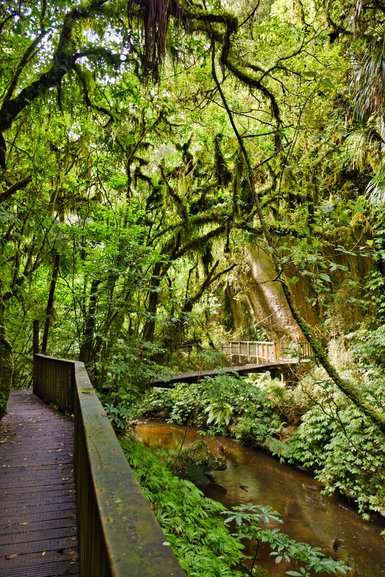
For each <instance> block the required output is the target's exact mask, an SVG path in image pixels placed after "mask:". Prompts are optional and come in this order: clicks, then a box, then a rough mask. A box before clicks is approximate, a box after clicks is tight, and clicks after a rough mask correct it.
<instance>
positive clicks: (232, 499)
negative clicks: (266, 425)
mask: <svg viewBox="0 0 385 577" xmlns="http://www.w3.org/2000/svg"><path fill="white" fill-rule="evenodd" d="M135 430H136V432H135V434H136V437H137V439H139V440H140V441H142V442H143V443H144V444H146V445H148V446H150V447H152V448H163V449H168V450H171V449H175V448H177V447H178V445H179V444H180V443H181V442H182V441H183V443H184V444H183V446H184V447H187V446H189V445H190V444H191V443H192V442H193V441H194V440H195V439H196V438H198V437H199V438H202V437H201V436H200V435H199V434H198V433H197V431H195V430H194V429H187V431H186V429H185V428H184V427H179V426H176V425H169V424H167V423H158V422H147V423H140V424H138V425H137V426H136V428H135ZM205 439H206V440H207V441H208V444H209V446H210V448H211V449H212V450H213V451H214V452H215V451H219V450H220V451H221V452H222V451H223V450H224V454H225V456H226V459H227V469H226V470H225V471H214V472H213V473H212V476H213V477H214V479H215V483H214V484H212V485H211V486H209V487H208V488H207V489H205V490H204V492H205V494H206V495H207V496H208V497H211V498H212V499H215V500H217V501H220V502H221V503H223V504H224V505H225V506H228V507H230V506H232V505H236V504H239V503H256V504H259V505H270V506H271V507H273V508H274V509H275V510H276V511H278V512H279V513H280V515H281V516H282V518H283V519H284V523H283V524H281V525H280V526H279V527H280V529H281V530H282V531H284V532H285V533H288V534H289V535H290V537H292V538H294V539H297V540H298V541H306V542H308V543H310V544H311V545H313V546H317V547H321V548H322V549H323V550H324V551H325V553H327V554H332V553H333V549H332V545H333V542H334V540H335V539H338V540H339V541H341V545H340V546H339V548H338V551H337V553H336V554H334V555H333V556H334V557H335V558H338V559H343V560H344V561H345V562H347V563H348V564H349V565H350V566H351V567H352V570H351V571H349V572H348V574H347V575H348V576H349V577H385V543H384V541H383V539H382V538H381V537H380V535H379V533H380V531H382V530H383V529H385V520H382V519H376V520H373V521H371V522H370V523H366V522H364V521H362V520H361V518H360V517H359V515H358V514H357V513H356V511H355V510H354V508H353V507H350V506H349V505H348V504H347V503H346V502H345V500H343V499H339V498H337V497H325V496H323V495H321V494H320V489H321V486H320V484H319V483H317V481H315V480H314V479H312V478H311V477H310V476H309V475H307V474H306V473H303V472H301V471H298V470H297V469H295V468H292V467H289V466H286V465H281V464H280V463H278V462H277V461H276V460H275V459H274V458H272V457H269V456H268V455H265V454H264V453H263V452H262V451H257V450H252V449H248V448H246V447H242V446H240V445H239V444H238V443H236V442H235V441H232V440H231V439H226V438H222V437H220V438H219V437H215V438H214V437H206V438H205ZM262 557H263V558H262ZM257 562H258V564H259V565H262V566H263V567H265V568H266V569H268V572H269V577H284V575H285V571H286V570H287V569H288V567H287V566H284V565H283V564H282V563H281V564H280V565H278V566H277V565H275V563H274V561H273V560H272V559H271V558H269V556H268V555H267V554H266V552H263V551H261V553H260V555H259V558H258V560H257Z"/></svg>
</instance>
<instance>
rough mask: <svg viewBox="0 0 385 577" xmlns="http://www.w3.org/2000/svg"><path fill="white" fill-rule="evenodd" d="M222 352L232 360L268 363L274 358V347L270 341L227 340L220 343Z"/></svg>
mask: <svg viewBox="0 0 385 577" xmlns="http://www.w3.org/2000/svg"><path fill="white" fill-rule="evenodd" d="M221 348H222V352H223V353H224V354H225V355H228V356H229V357H231V358H232V359H233V360H239V362H242V360H248V361H250V362H254V363H259V364H262V363H268V362H271V361H275V360H276V347H275V343H274V342H272V341H229V342H228V343H223V344H222V347H221Z"/></svg>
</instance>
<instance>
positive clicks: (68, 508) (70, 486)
mask: <svg viewBox="0 0 385 577" xmlns="http://www.w3.org/2000/svg"><path fill="white" fill-rule="evenodd" d="M73 438H74V434H73V424H72V422H71V421H70V420H69V419H67V418H65V417H64V416H62V415H61V414H59V413H58V412H56V411H55V410H53V409H51V408H50V407H48V406H47V405H45V404H44V403H43V402H41V401H40V400H39V399H38V398H37V397H35V396H34V395H32V394H31V393H30V392H29V391H14V392H12V394H11V398H10V401H9V404H8V414H7V415H6V416H5V417H4V419H3V420H2V422H1V423H0V575H1V576H4V577H61V576H64V575H72V576H79V566H78V561H77V557H78V550H77V546H78V545H77V524H76V495H75V484H74V476H73Z"/></svg>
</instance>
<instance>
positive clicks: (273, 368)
mask: <svg viewBox="0 0 385 577" xmlns="http://www.w3.org/2000/svg"><path fill="white" fill-rule="evenodd" d="M297 365H298V360H296V359H293V360H291V359H289V360H278V361H272V362H268V363H255V364H247V365H239V366H236V367H227V368H221V369H210V370H204V371H194V372H191V373H182V374H180V375H175V376H174V377H170V378H168V379H154V380H153V381H151V382H150V383H149V386H150V387H165V388H167V387H173V386H174V384H175V383H179V382H181V383H196V382H198V381H200V380H202V379H204V377H216V376H218V375H228V374H232V373H237V374H238V375H244V374H247V373H263V372H265V371H268V372H270V373H271V374H272V376H273V375H274V376H275V375H276V374H279V373H281V374H282V373H284V372H288V371H290V372H291V371H292V372H293V373H294V372H295V368H296V367H297Z"/></svg>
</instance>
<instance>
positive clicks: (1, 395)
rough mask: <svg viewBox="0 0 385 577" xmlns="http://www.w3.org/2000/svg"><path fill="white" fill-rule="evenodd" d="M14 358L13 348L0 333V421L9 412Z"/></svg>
mask: <svg viewBox="0 0 385 577" xmlns="http://www.w3.org/2000/svg"><path fill="white" fill-rule="evenodd" d="M12 375H13V357H12V347H11V345H10V344H9V342H8V341H7V339H6V338H5V336H4V334H1V333H0V419H2V418H3V417H4V415H5V413H6V411H7V403H8V399H9V394H10V392H11V387H12Z"/></svg>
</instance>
